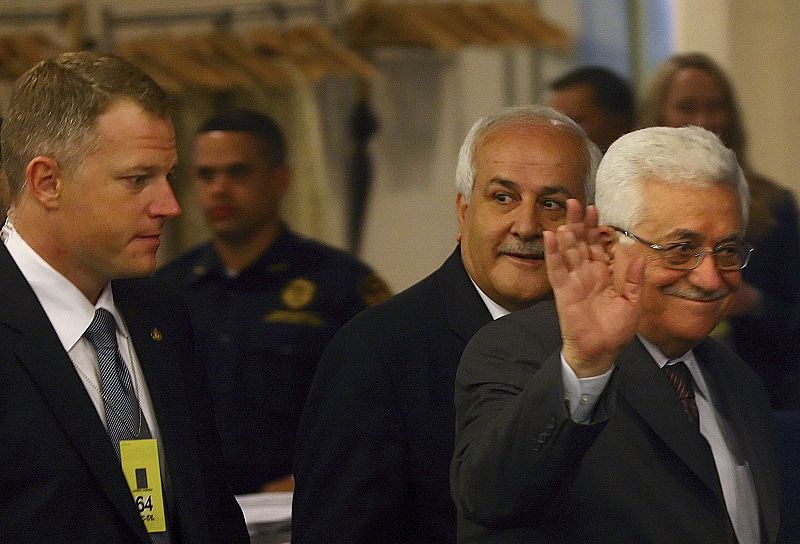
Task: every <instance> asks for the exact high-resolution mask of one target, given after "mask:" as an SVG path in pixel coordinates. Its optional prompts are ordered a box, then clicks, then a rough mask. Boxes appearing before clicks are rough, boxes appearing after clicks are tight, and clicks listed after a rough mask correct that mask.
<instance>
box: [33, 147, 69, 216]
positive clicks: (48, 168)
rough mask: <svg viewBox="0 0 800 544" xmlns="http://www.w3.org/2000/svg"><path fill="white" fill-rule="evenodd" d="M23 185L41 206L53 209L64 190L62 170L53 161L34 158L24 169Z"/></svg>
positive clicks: (44, 158) (40, 157) (45, 158)
mask: <svg viewBox="0 0 800 544" xmlns="http://www.w3.org/2000/svg"><path fill="white" fill-rule="evenodd" d="M25 185H26V186H27V187H28V192H29V193H30V194H31V196H32V197H33V198H34V199H35V200H37V201H38V202H39V203H41V204H42V206H44V207H45V208H47V209H55V208H57V207H58V199H59V196H61V191H62V189H63V188H64V174H63V170H62V169H61V167H60V166H58V163H57V162H56V161H55V159H52V158H50V157H43V156H39V157H35V158H34V159H33V160H31V162H29V163H28V166H27V167H26V168H25Z"/></svg>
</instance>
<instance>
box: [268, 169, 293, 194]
mask: <svg viewBox="0 0 800 544" xmlns="http://www.w3.org/2000/svg"><path fill="white" fill-rule="evenodd" d="M271 175H272V184H273V187H274V189H275V191H276V192H277V193H278V194H279V195H280V196H281V197H283V195H285V194H286V191H288V190H289V185H291V183H292V170H291V168H289V167H288V166H276V167H274V168H273V169H272V174H271Z"/></svg>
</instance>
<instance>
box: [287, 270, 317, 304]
mask: <svg viewBox="0 0 800 544" xmlns="http://www.w3.org/2000/svg"><path fill="white" fill-rule="evenodd" d="M316 292H317V285H316V284H315V283H314V282H313V281H311V280H310V279H308V278H295V279H293V280H291V281H290V282H289V283H287V284H286V286H285V287H284V288H283V290H281V301H282V302H283V304H284V305H285V306H286V307H287V308H291V309H292V310H298V309H300V308H302V307H303V306H306V305H307V304H308V303H309V302H311V301H312V300H314V295H315V294H316Z"/></svg>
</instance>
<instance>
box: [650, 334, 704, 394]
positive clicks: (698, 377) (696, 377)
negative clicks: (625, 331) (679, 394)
mask: <svg viewBox="0 0 800 544" xmlns="http://www.w3.org/2000/svg"><path fill="white" fill-rule="evenodd" d="M637 337H638V338H639V341H641V343H642V345H643V346H644V348H645V349H646V350H647V352H648V353H649V354H650V356H651V357H652V358H653V359H654V360H655V362H656V364H657V365H658V368H664V367H665V366H667V365H671V364H674V363H677V362H678V361H683V362H684V364H685V365H686V367H687V368H688V369H689V372H690V373H691V375H692V380H693V381H694V386H695V389H696V391H697V392H698V393H699V394H700V395H702V396H703V397H704V398H709V397H708V386H707V385H706V380H705V378H704V377H703V373H702V371H701V370H700V364H699V362H698V360H697V357H695V354H694V350H691V349H690V350H689V351H687V352H686V353H684V354H683V355H681V356H680V357H675V358H674V359H670V358H668V357H667V356H666V355H664V354H663V353H661V350H660V349H658V347H656V345H655V344H653V343H652V342H649V341H647V340H645V339H644V338H643V337H642V336H640V335H637Z"/></svg>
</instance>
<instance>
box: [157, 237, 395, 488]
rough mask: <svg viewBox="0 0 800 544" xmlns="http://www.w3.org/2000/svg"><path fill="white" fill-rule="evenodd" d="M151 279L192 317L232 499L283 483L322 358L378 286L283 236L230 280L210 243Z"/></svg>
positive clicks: (350, 263)
mask: <svg viewBox="0 0 800 544" xmlns="http://www.w3.org/2000/svg"><path fill="white" fill-rule="evenodd" d="M157 274H158V275H159V276H160V277H162V278H163V279H165V280H167V281H168V282H171V283H173V284H174V285H176V286H178V287H179V288H180V289H181V290H182V291H183V294H184V295H185V297H186V299H187V302H188V303H189V306H190V308H191V310H192V312H193V319H194V322H195V327H196V331H195V334H196V336H197V344H198V348H199V350H198V352H199V354H200V356H202V357H204V358H205V361H206V365H207V367H208V380H209V384H210V387H211V392H212V397H213V400H214V410H215V416H216V421H217V428H218V431H219V434H220V437H221V440H222V452H223V457H224V462H225V465H226V467H227V469H228V474H229V477H230V484H231V488H232V489H233V491H234V493H249V492H254V491H257V490H258V488H259V487H261V485H263V484H264V483H266V482H267V481H269V480H273V479H276V478H280V477H282V476H285V475H287V474H290V473H291V472H292V459H293V449H294V442H295V431H296V427H297V420H298V418H299V416H300V411H301V410H302V407H303V403H304V401H305V398H306V394H307V392H308V389H309V387H310V385H311V379H312V377H313V374H314V371H315V369H316V366H317V361H318V360H319V358H320V355H321V354H322V350H323V349H324V347H325V345H326V344H327V343H328V341H329V340H330V339H331V337H332V336H333V335H334V333H335V332H336V331H337V330H338V329H339V327H341V326H342V325H344V324H345V323H346V322H347V321H349V320H350V318H352V317H353V316H354V315H356V314H357V313H358V312H360V311H361V310H363V309H365V308H367V307H368V306H372V305H374V304H376V303H378V302H381V301H383V300H385V299H386V298H388V290H387V288H386V285H385V283H384V282H383V281H382V280H381V279H380V278H379V277H378V276H376V275H375V273H374V272H373V271H372V270H371V269H370V268H369V267H368V266H366V265H365V264H364V263H362V262H361V261H359V260H358V259H356V258H355V257H353V256H351V255H349V254H347V253H345V252H343V251H340V250H337V249H334V248H332V247H329V246H325V245H323V244H320V243H317V242H313V241H311V240H308V239H305V238H302V237H300V236H298V235H296V234H294V233H292V232H290V231H289V230H288V229H286V228H284V229H283V230H282V232H281V233H280V235H279V236H278V238H277V239H276V240H275V242H274V243H273V245H272V246H271V247H270V248H269V249H268V250H267V251H266V252H265V253H264V254H263V255H262V256H261V257H260V258H259V259H258V260H257V261H256V262H255V263H253V264H252V265H250V266H249V267H248V268H246V269H245V270H242V271H241V273H240V274H239V275H238V276H236V277H230V276H229V275H228V274H227V273H226V271H225V268H224V266H223V264H222V261H221V260H220V258H219V256H218V255H217V252H216V251H215V250H214V247H213V246H212V244H211V243H210V242H209V243H206V244H204V245H201V246H199V247H197V248H195V249H193V250H191V251H189V252H188V253H186V254H184V255H183V256H181V257H179V258H178V259H176V260H175V261H173V262H172V263H170V264H168V265H167V266H165V267H164V268H162V269H161V270H159V271H158V273H157Z"/></svg>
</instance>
